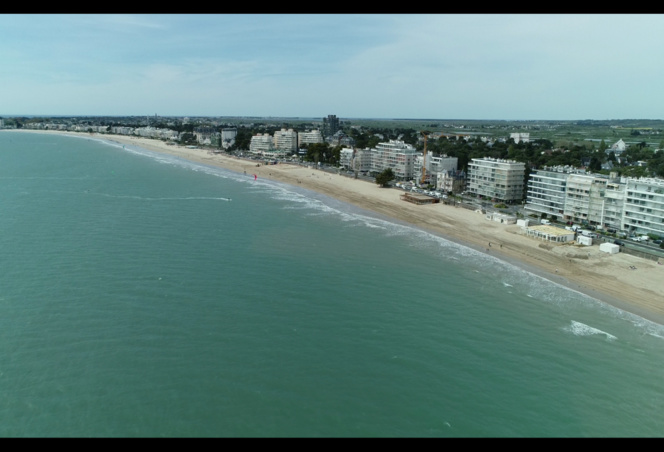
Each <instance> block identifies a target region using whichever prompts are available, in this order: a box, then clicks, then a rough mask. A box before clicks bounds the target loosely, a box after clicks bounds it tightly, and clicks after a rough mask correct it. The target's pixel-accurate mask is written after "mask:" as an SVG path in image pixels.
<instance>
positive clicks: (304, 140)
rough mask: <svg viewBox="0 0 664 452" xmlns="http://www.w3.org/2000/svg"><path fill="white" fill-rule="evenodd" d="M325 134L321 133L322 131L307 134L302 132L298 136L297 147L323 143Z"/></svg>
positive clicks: (312, 131)
mask: <svg viewBox="0 0 664 452" xmlns="http://www.w3.org/2000/svg"><path fill="white" fill-rule="evenodd" d="M322 142H323V134H322V133H320V130H318V129H316V130H311V131H307V132H300V133H298V134H297V145H298V147H301V146H302V145H303V144H310V143H322Z"/></svg>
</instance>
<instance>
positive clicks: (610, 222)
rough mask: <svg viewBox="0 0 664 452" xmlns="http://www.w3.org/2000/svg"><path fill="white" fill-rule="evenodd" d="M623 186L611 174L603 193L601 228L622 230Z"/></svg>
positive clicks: (614, 174)
mask: <svg viewBox="0 0 664 452" xmlns="http://www.w3.org/2000/svg"><path fill="white" fill-rule="evenodd" d="M625 194H626V193H625V184H621V183H620V181H618V180H617V174H616V173H611V175H610V176H609V181H608V182H607V183H606V191H605V192H604V218H603V219H602V227H603V228H605V229H615V230H616V231H618V230H622V228H623V213H624V211H625V210H624V208H625Z"/></svg>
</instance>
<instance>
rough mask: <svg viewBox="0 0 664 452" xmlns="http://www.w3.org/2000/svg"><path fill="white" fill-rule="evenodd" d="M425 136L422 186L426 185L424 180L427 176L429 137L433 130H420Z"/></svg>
mask: <svg viewBox="0 0 664 452" xmlns="http://www.w3.org/2000/svg"><path fill="white" fill-rule="evenodd" d="M420 133H421V134H422V135H423V136H424V154H423V156H422V157H423V158H422V179H421V180H420V186H422V185H424V182H425V180H426V177H427V137H428V136H429V134H430V133H431V132H429V131H428V130H424V131H421V132H420Z"/></svg>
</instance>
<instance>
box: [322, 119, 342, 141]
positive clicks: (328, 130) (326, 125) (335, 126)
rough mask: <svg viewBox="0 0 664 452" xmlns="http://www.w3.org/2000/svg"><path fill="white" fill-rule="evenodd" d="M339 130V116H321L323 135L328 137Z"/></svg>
mask: <svg viewBox="0 0 664 452" xmlns="http://www.w3.org/2000/svg"><path fill="white" fill-rule="evenodd" d="M338 130H339V118H337V115H327V118H323V135H324V136H325V137H329V136H332V135H334V134H335V133H337V131H338Z"/></svg>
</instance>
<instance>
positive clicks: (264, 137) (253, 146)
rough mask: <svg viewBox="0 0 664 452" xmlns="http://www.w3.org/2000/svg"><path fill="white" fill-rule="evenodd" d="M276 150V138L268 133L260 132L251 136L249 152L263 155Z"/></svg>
mask: <svg viewBox="0 0 664 452" xmlns="http://www.w3.org/2000/svg"><path fill="white" fill-rule="evenodd" d="M272 151H274V140H273V139H272V137H271V136H270V134H268V133H265V134H263V133H258V134H256V135H254V136H253V137H251V142H250V143H249V152H251V153H252V154H260V155H263V154H265V153H269V152H272Z"/></svg>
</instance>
